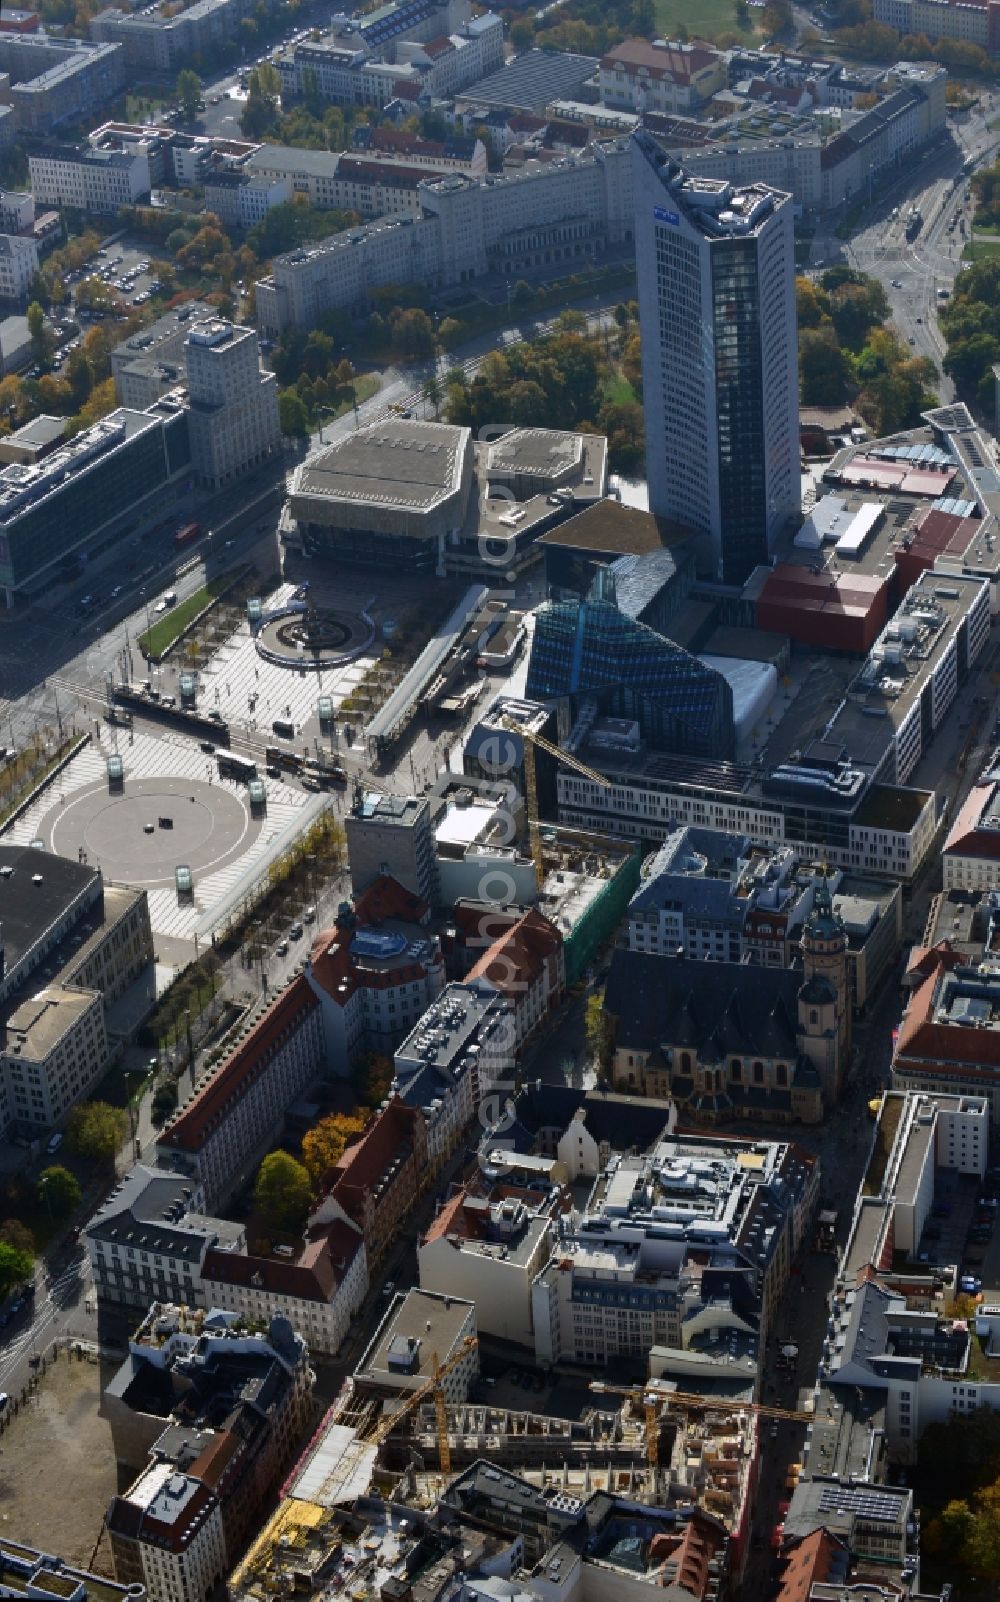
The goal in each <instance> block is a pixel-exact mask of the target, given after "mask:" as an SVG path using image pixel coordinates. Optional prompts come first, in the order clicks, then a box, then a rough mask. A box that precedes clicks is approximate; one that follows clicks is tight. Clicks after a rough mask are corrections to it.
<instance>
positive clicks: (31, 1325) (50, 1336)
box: [0, 1245, 97, 1396]
mask: <svg viewBox="0 0 1000 1602" xmlns="http://www.w3.org/2000/svg"><path fill="white" fill-rule="evenodd" d="M55 1261H56V1262H57V1263H58V1265H59V1266H58V1267H53V1268H52V1269H51V1270H50V1269H49V1268H48V1267H47V1266H46V1263H45V1262H44V1261H39V1263H38V1264H37V1265H36V1270H35V1302H34V1307H33V1309H32V1312H31V1314H30V1316H29V1315H28V1314H23V1315H22V1316H21V1318H20V1319H19V1320H18V1321H17V1322H14V1323H12V1324H10V1325H8V1326H7V1328H6V1329H3V1330H0V1391H6V1392H7V1393H8V1395H9V1396H17V1395H18V1394H19V1392H20V1391H21V1390H23V1388H24V1387H25V1386H26V1385H27V1383H28V1379H29V1378H30V1375H31V1366H30V1365H31V1358H32V1357H33V1356H39V1355H40V1354H41V1353H42V1352H44V1351H46V1350H47V1348H48V1347H49V1346H50V1345H51V1344H52V1343H53V1341H55V1340H58V1339H60V1338H61V1337H64V1336H77V1337H79V1338H80V1339H82V1340H96V1338H97V1315H96V1303H95V1298H94V1292H93V1286H92V1283H91V1278H90V1261H89V1259H88V1257H87V1254H86V1252H85V1250H84V1248H83V1247H82V1246H81V1245H78V1246H75V1247H74V1248H73V1250H72V1254H71V1255H67V1254H66V1253H65V1252H63V1253H62V1254H61V1255H60V1256H58V1257H57V1258H56V1259H55Z"/></svg>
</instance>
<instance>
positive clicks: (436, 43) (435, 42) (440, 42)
mask: <svg viewBox="0 0 1000 1602" xmlns="http://www.w3.org/2000/svg"><path fill="white" fill-rule="evenodd" d="M454 48H455V46H454V45H453V44H452V42H451V40H450V39H449V38H448V35H447V34H446V33H439V34H438V36H437V38H436V39H428V41H427V43H426V44H425V45H421V49H422V50H423V52H424V55H425V56H430V58H431V60H432V61H436V60H437V59H438V57H439V56H446V55H447V54H448V52H449V51H451V50H454Z"/></svg>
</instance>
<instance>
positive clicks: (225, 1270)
mask: <svg viewBox="0 0 1000 1602" xmlns="http://www.w3.org/2000/svg"><path fill="white" fill-rule="evenodd" d="M200 1277H201V1286H200V1293H199V1301H200V1305H201V1306H203V1307H205V1308H221V1309H222V1310H223V1311H224V1312H231V1313H235V1314H236V1315H237V1317H239V1318H241V1319H246V1320H247V1321H248V1322H250V1323H253V1324H259V1323H266V1322H267V1320H268V1319H270V1318H271V1317H272V1316H273V1315H274V1314H275V1313H279V1314H281V1316H282V1317H283V1318H287V1320H288V1322H289V1324H290V1325H291V1326H292V1328H293V1329H294V1330H296V1331H297V1332H298V1333H299V1334H300V1335H301V1336H302V1338H303V1340H304V1341H305V1342H306V1343H307V1345H308V1347H309V1350H310V1352H311V1353H314V1354H315V1355H317V1356H319V1357H327V1358H332V1357H335V1356H336V1355H337V1353H338V1351H339V1350H340V1348H341V1346H342V1345H343V1343H344V1340H345V1338H346V1336H347V1333H348V1330H349V1329H350V1325H351V1320H352V1318H353V1317H354V1315H355V1314H356V1313H357V1312H358V1310H359V1308H360V1307H361V1305H362V1303H363V1302H364V1299H365V1297H366V1295H367V1294H368V1264H367V1261H366V1258H365V1248H364V1242H363V1241H362V1239H361V1236H360V1234H359V1232H358V1231H357V1230H356V1229H354V1228H352V1226H351V1225H349V1224H345V1223H344V1222H342V1221H341V1220H339V1219H338V1220H337V1221H336V1222H335V1223H333V1224H331V1225H330V1227H329V1228H328V1229H323V1230H320V1231H319V1232H318V1233H317V1234H313V1235H310V1236H309V1237H308V1238H307V1239H306V1240H305V1241H303V1242H302V1243H301V1245H300V1246H298V1247H295V1246H293V1245H291V1244H285V1243H284V1242H278V1244H277V1245H275V1246H272V1247H271V1250H270V1252H269V1253H266V1254H264V1253H263V1252H262V1249H261V1248H260V1247H258V1249H257V1251H255V1252H253V1253H247V1252H245V1251H236V1250H232V1249H230V1248H229V1247H228V1246H225V1245H221V1244H220V1245H215V1246H209V1248H208V1250H207V1251H206V1253H205V1256H204V1258H203V1260H202V1264H201V1273H200Z"/></svg>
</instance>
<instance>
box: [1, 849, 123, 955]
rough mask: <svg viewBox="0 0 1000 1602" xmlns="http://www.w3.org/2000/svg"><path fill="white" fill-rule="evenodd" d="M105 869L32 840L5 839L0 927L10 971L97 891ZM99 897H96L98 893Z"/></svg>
mask: <svg viewBox="0 0 1000 1602" xmlns="http://www.w3.org/2000/svg"><path fill="white" fill-rule="evenodd" d="M100 880H101V875H100V872H99V870H98V869H97V868H89V867H84V866H83V865H82V864H81V863H79V862H71V861H70V860H69V858H68V857H59V856H56V855H55V854H54V853H53V852H50V851H35V850H33V849H32V848H31V847H30V846H13V845H0V928H2V931H3V949H4V956H5V962H4V968H5V971H6V972H8V973H9V972H10V970H11V969H12V968H13V967H14V966H15V965H16V964H17V963H18V962H20V961H21V959H22V958H23V957H24V956H25V955H26V954H27V953H28V952H29V951H30V950H31V949H32V948H33V947H34V946H35V945H36V944H37V943H38V941H39V940H41V939H42V938H43V937H44V935H45V934H46V933H47V931H48V930H49V929H51V927H52V925H53V924H54V923H55V922H57V920H58V919H60V918H61V917H62V916H63V915H64V914H65V913H66V911H67V910H68V909H69V908H70V907H72V905H73V904H74V903H75V902H77V901H78V900H80V899H81V898H85V893H86V892H87V891H88V890H89V891H91V892H93V891H95V890H96V888H97V886H98V885H99V884H100ZM95 899H96V897H95Z"/></svg>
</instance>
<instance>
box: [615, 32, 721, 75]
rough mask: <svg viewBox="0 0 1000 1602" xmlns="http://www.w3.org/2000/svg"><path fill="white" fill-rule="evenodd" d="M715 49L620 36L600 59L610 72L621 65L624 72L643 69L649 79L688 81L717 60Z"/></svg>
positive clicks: (701, 45)
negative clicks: (664, 43) (659, 43)
mask: <svg viewBox="0 0 1000 1602" xmlns="http://www.w3.org/2000/svg"><path fill="white" fill-rule="evenodd" d="M718 59H719V52H718V51H717V50H713V49H712V48H711V46H710V45H705V44H691V45H689V46H688V47H687V48H681V47H680V46H674V45H667V46H666V47H665V48H664V47H663V46H660V45H654V44H651V43H650V41H649V40H648V39H623V40H622V42H621V44H617V45H615V46H614V47H613V48H612V49H611V50H609V51H608V53H607V55H606V56H603V57H602V58H601V66H602V67H604V68H606V69H607V70H608V71H611V72H613V71H614V70H615V68H616V67H619V66H621V67H624V68H625V70H626V72H635V71H636V70H637V69H638V68H639V67H645V68H647V70H648V72H649V75H650V77H652V78H669V79H671V81H672V82H673V83H690V82H691V79H692V77H693V76H694V74H695V73H696V72H701V71H702V70H703V68H705V67H711V66H712V65H713V63H714V62H716V61H718Z"/></svg>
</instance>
